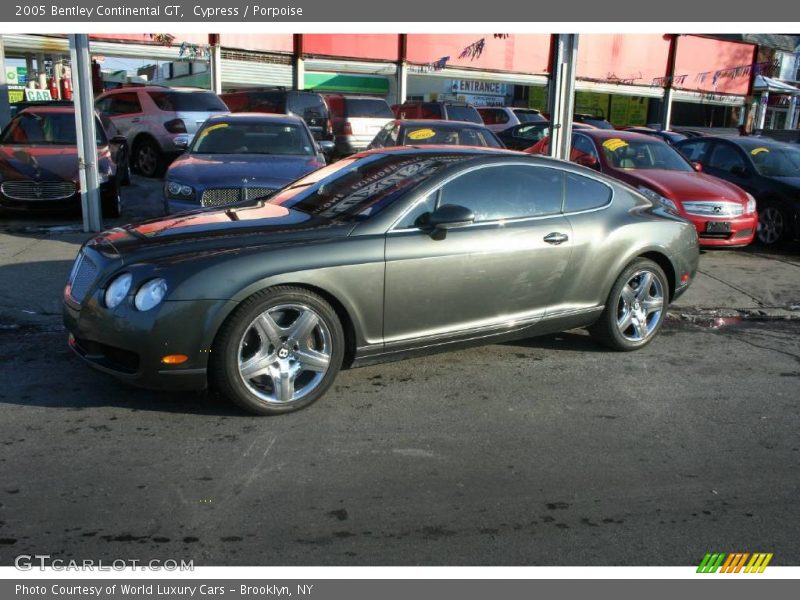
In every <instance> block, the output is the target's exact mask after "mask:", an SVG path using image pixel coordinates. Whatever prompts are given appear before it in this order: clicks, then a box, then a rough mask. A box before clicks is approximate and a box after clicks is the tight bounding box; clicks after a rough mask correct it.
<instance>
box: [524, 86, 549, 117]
mask: <svg viewBox="0 0 800 600" xmlns="http://www.w3.org/2000/svg"><path fill="white" fill-rule="evenodd" d="M528 108H535V109H536V110H540V111H544V112H547V88H546V87H539V86H536V87H533V86H531V87H529V88H528Z"/></svg>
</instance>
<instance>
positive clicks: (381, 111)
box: [345, 98, 394, 119]
mask: <svg viewBox="0 0 800 600" xmlns="http://www.w3.org/2000/svg"><path fill="white" fill-rule="evenodd" d="M345 111H346V113H347V115H346V116H348V117H354V118H374V119H393V118H394V113H393V112H392V109H391V108H389V105H388V104H387V103H386V100H381V99H380V98H347V99H346V100H345Z"/></svg>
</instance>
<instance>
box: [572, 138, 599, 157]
mask: <svg viewBox="0 0 800 600" xmlns="http://www.w3.org/2000/svg"><path fill="white" fill-rule="evenodd" d="M587 155H588V156H594V157H595V159H597V160H598V161H599V160H600V157H599V156H598V155H597V149H596V148H595V147H594V144H593V143H592V141H591V140H590V139H589V138H587V137H584V136H582V135H575V136H572V152H571V153H570V157H569V159H570V160H571V161H576V160H578V159H579V158H580V157H582V156H587Z"/></svg>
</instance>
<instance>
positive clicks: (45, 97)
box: [25, 90, 53, 102]
mask: <svg viewBox="0 0 800 600" xmlns="http://www.w3.org/2000/svg"><path fill="white" fill-rule="evenodd" d="M52 99H53V97H52V96H51V95H50V90H25V100H27V101H28V102H50V101H51V100H52Z"/></svg>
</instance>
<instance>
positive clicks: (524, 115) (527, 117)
mask: <svg viewBox="0 0 800 600" xmlns="http://www.w3.org/2000/svg"><path fill="white" fill-rule="evenodd" d="M514 114H515V115H517V118H518V119H519V122H520V123H540V122H542V121H547V119H545V118H544V117H543V116H542V114H541V113H539V112H537V111H535V110H524V109H522V110H519V109H515V110H514Z"/></svg>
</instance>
